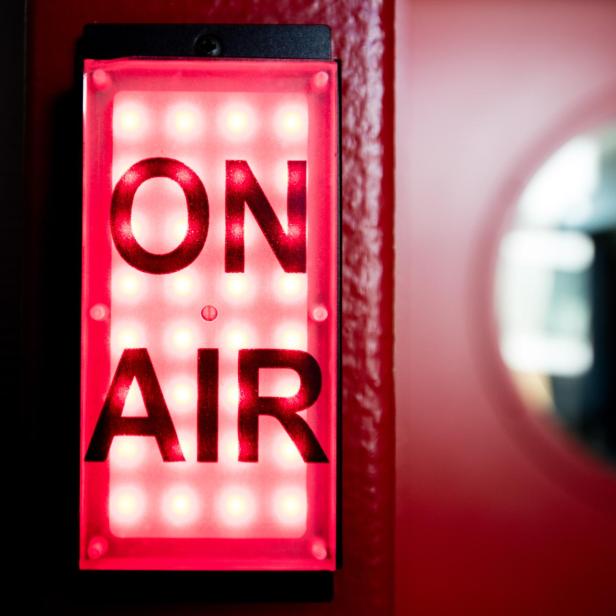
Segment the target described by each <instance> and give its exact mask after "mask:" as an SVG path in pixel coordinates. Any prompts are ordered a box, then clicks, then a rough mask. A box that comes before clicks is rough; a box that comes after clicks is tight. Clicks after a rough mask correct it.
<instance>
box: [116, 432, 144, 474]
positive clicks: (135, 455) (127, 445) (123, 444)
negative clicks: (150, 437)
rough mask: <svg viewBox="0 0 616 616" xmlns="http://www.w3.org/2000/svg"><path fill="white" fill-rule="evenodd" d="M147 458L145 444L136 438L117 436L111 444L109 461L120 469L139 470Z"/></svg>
mask: <svg viewBox="0 0 616 616" xmlns="http://www.w3.org/2000/svg"><path fill="white" fill-rule="evenodd" d="M144 458H145V443H144V442H143V439H142V438H139V437H134V436H116V437H115V438H114V439H113V442H112V443H111V448H110V450H109V460H110V461H111V466H112V467H114V468H118V469H133V468H137V467H138V466H139V465H140V464H141V463H142V462H143V460H144Z"/></svg>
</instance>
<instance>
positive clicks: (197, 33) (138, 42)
mask: <svg viewBox="0 0 616 616" xmlns="http://www.w3.org/2000/svg"><path fill="white" fill-rule="evenodd" d="M204 40H205V41H206V43H205V45H204V43H203V41H204ZM78 51H79V58H80V59H81V63H80V65H81V66H83V60H84V58H88V59H113V58H118V57H126V56H139V57H142V58H143V57H144V56H146V57H147V56H154V57H160V58H166V57H169V58H171V57H204V56H205V57H217V58H221V59H222V58H228V59H231V58H233V59H243V58H253V59H257V58H259V59H263V58H271V59H313V60H318V59H323V60H329V61H331V60H332V58H331V52H330V33H329V28H328V27H326V26H303V25H281V26H273V25H272V26H270V25H264V26H252V25H250V26H247V25H212V26H204V25H186V24H183V25H149V24H148V25H140V24H131V25H124V24H96V25H88V26H86V27H85V29H84V36H83V38H82V39H81V40H80V42H79V46H78ZM337 64H338V71H337V76H338V83H337V91H338V101H337V116H338V151H339V152H340V151H341V147H340V145H341V131H340V118H341V114H340V105H341V95H340V93H341V88H340V86H341V83H340V81H341V74H340V63H339V62H337ZM337 173H338V191H337V193H338V194H337V221H338V228H337V232H336V234H337V255H336V275H337V306H336V312H337V314H336V319H337V336H336V337H337V340H336V344H337V361H336V364H337V365H336V370H337V383H336V424H337V430H336V438H337V452H336V460H335V473H336V492H337V494H336V532H335V534H336V559H335V561H336V568H339V567H340V566H341V562H342V558H341V553H342V551H341V545H342V523H341V511H340V508H341V491H342V447H341V443H342V434H341V426H342V421H341V419H342V409H341V390H342V357H341V338H342V276H341V263H342V228H341V203H342V198H341V193H342V188H341V177H342V174H341V157H340V156H338V169H337ZM206 571H209V570H206ZM244 571H245V570H244Z"/></svg>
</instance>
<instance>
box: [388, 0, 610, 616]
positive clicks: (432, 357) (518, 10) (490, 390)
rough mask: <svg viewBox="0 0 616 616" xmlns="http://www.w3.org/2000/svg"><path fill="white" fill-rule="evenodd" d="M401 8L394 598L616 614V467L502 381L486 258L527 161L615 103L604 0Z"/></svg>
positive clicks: (480, 608)
mask: <svg viewBox="0 0 616 616" xmlns="http://www.w3.org/2000/svg"><path fill="white" fill-rule="evenodd" d="M396 10H397V14H396V39H397V42H396V53H397V59H396V71H397V76H396V84H397V94H396V107H397V114H396V118H397V127H396V138H397V165H396V182H397V205H396V259H397V264H396V311H397V313H396V387H397V420H396V422H397V425H396V437H397V468H396V473H397V482H396V488H397V492H396V497H397V521H396V550H397V555H396V567H397V570H396V580H397V582H396V606H397V613H398V614H401V615H402V614H613V613H614V606H615V605H616V585H615V584H614V580H615V575H616V498H615V495H614V491H615V489H616V478H614V476H613V471H608V470H607V467H604V465H602V464H599V463H598V462H594V461H590V460H586V459H584V460H581V457H580V455H581V454H579V452H572V451H571V450H572V449H574V447H573V446H571V445H563V444H562V443H561V444H558V443H556V442H553V441H556V440H559V439H558V438H550V437H548V436H546V435H544V434H539V433H538V432H537V430H538V428H537V427H531V426H528V425H527V424H526V423H525V420H524V418H523V417H522V415H523V413H524V411H523V409H521V408H520V405H519V402H518V401H517V400H515V399H514V398H515V393H514V392H513V389H512V388H510V387H509V388H508V387H505V386H503V385H502V374H501V375H499V374H498V370H497V369H496V368H495V362H496V359H495V358H496V353H495V352H494V348H493V345H494V338H492V337H491V334H490V318H491V315H490V312H491V311H490V309H489V307H486V302H487V301H489V296H490V293H489V286H490V272H489V267H487V266H486V263H491V262H492V261H493V259H494V254H495V250H496V246H497V239H498V230H499V224H500V223H501V222H502V219H503V216H504V214H505V212H506V211H507V208H508V207H510V206H512V204H513V202H514V199H515V197H516V196H517V195H518V194H519V190H520V188H521V186H522V185H523V183H524V182H525V181H527V180H528V179H529V177H530V175H531V174H532V173H533V171H534V170H535V169H536V168H537V166H538V165H539V164H541V162H543V160H544V159H545V158H546V157H547V156H548V155H549V154H550V153H551V152H552V151H553V150H554V149H555V148H556V147H557V146H558V145H560V144H561V143H563V142H565V141H567V140H568V139H570V138H572V137H573V136H574V135H575V134H576V133H577V132H578V131H580V130H583V129H584V128H587V127H588V126H589V125H592V123H593V122H594V121H595V120H597V121H598V120H600V119H601V118H603V119H607V118H608V117H610V115H611V118H615V117H616V96H615V92H616V89H615V88H616V64H615V63H614V58H616V37H615V36H614V31H615V28H616V4H615V3H614V2H609V1H606V2H600V1H596V0H593V1H590V2H588V1H582V0H579V1H576V2H553V1H549V0H541V1H536V2H516V1H499V2H493V1H489V0H485V1H474V2H468V1H462V2H460V1H454V0H451V1H442V2H430V1H428V0H425V1H424V0H414V1H411V2H405V1H403V0H400V1H399V2H398V3H397V9H396ZM490 348H491V349H492V350H489V349H490ZM486 349H488V350H487V351H486ZM548 441H549V443H548ZM557 450H558V451H557ZM608 475H609V477H608Z"/></svg>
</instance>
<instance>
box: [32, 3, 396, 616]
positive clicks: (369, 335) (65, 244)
mask: <svg viewBox="0 0 616 616" xmlns="http://www.w3.org/2000/svg"><path fill="white" fill-rule="evenodd" d="M96 21H99V22H162V23H169V22H188V23H224V22H226V23H319V24H328V25H330V26H331V28H332V35H333V45H334V56H335V57H337V58H340V59H341V61H342V97H343V105H342V130H343V141H342V147H343V151H342V159H343V187H344V192H343V204H342V207H343V221H342V227H343V229H342V231H343V272H344V273H343V296H344V300H343V323H344V325H343V345H342V353H343V370H344V378H343V426H342V433H343V451H344V459H343V473H342V474H343V502H342V528H343V567H342V569H341V570H340V571H339V572H336V573H335V575H334V599H333V601H332V602H328V603H315V604H310V603H304V604H300V605H294V606H290V605H289V604H288V603H286V604H256V605H250V607H248V606H247V605H244V604H242V603H240V602H241V601H242V599H243V597H242V590H241V588H240V587H239V586H238V590H237V594H236V598H237V603H236V602H231V603H221V604H218V605H214V604H211V602H209V601H208V596H207V592H206V591H205V590H204V592H203V596H202V597H197V599H196V600H193V602H192V605H186V603H185V598H183V597H181V596H178V597H177V602H171V603H170V604H168V605H158V606H152V605H148V606H147V608H146V607H145V606H144V602H145V601H146V600H147V597H141V596H139V594H138V593H137V592H133V593H129V594H130V601H129V603H128V604H125V605H120V606H112V607H111V606H110V607H106V608H103V607H101V606H100V605H98V604H99V603H100V599H101V596H102V594H105V595H107V594H108V593H109V592H112V591H113V588H112V586H113V582H107V584H108V585H109V586H108V588H107V589H106V590H104V591H102V594H100V593H99V594H91V595H87V593H86V595H87V596H85V597H82V598H79V599H77V598H76V597H77V590H78V589H77V587H76V586H75V584H77V582H75V581H74V578H73V577H72V576H73V575H74V571H73V568H74V567H75V566H76V558H77V554H76V551H75V552H72V551H71V549H72V548H71V547H70V546H71V545H72V544H71V543H70V542H69V544H66V543H64V540H63V538H64V537H69V538H72V537H73V535H74V534H76V532H77V529H76V526H75V523H76V519H75V518H74V515H75V512H76V503H75V506H73V505H71V503H72V502H73V501H72V500H71V499H70V498H69V499H66V498H64V496H63V494H64V493H63V491H62V489H61V488H60V487H59V486H60V485H62V486H64V487H65V489H66V490H67V491H68V492H69V493H71V494H72V492H71V490H73V489H74V488H75V486H76V481H73V479H71V478H72V475H67V471H66V469H65V468H64V467H63V466H62V464H63V460H65V461H66V464H67V465H69V464H72V462H71V460H68V459H67V455H66V453H65V452H64V449H65V448H64V447H61V446H60V443H61V442H64V441H66V443H67V445H68V446H70V444H71V443H72V440H71V438H77V436H76V435H77V432H76V423H75V422H76V418H77V414H76V413H75V412H74V410H75V409H76V408H78V407H77V406H76V404H78V396H77V395H76V393H78V385H77V388H76V389H75V388H74V387H72V383H73V382H78V381H75V379H74V378H73V377H74V376H75V375H77V377H78V374H77V373H75V374H73V373H74V372H75V370H74V368H77V366H78V364H77V363H76V362H75V357H77V358H78V354H79V349H78V344H77V345H75V346H73V343H74V342H75V340H76V338H75V336H73V335H72V334H71V335H70V336H68V335H67V333H66V330H65V329H64V326H65V325H66V326H67V327H68V328H69V329H71V332H72V330H74V329H75V325H74V323H75V322H76V321H73V323H72V325H71V322H68V323H67V322H66V321H67V318H68V316H67V315H73V316H76V315H77V314H78V310H77V309H76V307H77V305H78V303H77V302H78V296H77V293H76V287H75V286H74V285H73V287H72V288H71V289H69V290H70V293H69V295H70V297H71V298H73V299H74V301H75V306H74V307H73V304H72V301H73V300H72V299H71V301H68V300H66V302H65V305H61V302H59V301H49V300H50V298H51V297H57V296H58V286H57V285H55V284H54V283H53V280H54V277H55V279H56V280H58V276H59V275H60V278H62V277H64V278H66V276H65V274H66V271H65V268H66V267H67V264H68V268H69V269H71V276H73V275H74V274H76V272H73V271H72V270H74V269H75V267H76V266H75V264H76V263H78V261H79V259H80V257H79V247H78V246H79V241H78V238H77V237H76V236H77V235H78V233H79V232H78V230H77V229H78V225H77V224H75V223H76V222H78V217H79V213H78V212H79V203H78V201H79V197H78V193H76V191H75V190H74V188H75V186H77V183H76V182H77V178H72V179H71V178H70V177H69V178H65V179H64V180H62V178H61V176H62V174H64V175H66V170H65V169H64V168H63V167H66V165H64V161H63V160H62V156H58V155H57V152H58V149H57V147H58V143H60V144H61V143H62V140H63V131H65V128H66V126H67V125H68V123H69V121H70V120H71V118H70V117H65V118H64V120H61V121H58V119H57V116H55V115H54V114H55V112H56V110H57V107H58V101H59V100H60V99H61V98H62V97H63V96H64V95H65V93H66V92H67V91H68V90H69V89H70V88H71V86H72V84H73V63H74V46H75V42H76V40H77V38H78V37H79V36H80V33H81V30H82V27H83V25H84V24H86V23H88V22H96ZM28 37H29V40H28V80H27V81H28V113H27V129H28V136H27V165H28V167H27V168H28V174H29V175H28V178H29V182H28V220H29V225H30V226H29V233H30V243H29V255H31V262H30V265H29V270H28V277H29V282H28V284H27V287H28V288H27V289H26V296H27V298H26V312H27V316H26V319H27V321H28V324H29V331H28V333H27V341H28V342H27V346H28V348H27V352H28V355H29V356H30V357H32V358H33V359H32V365H31V366H30V369H29V379H30V381H31V382H37V383H38V386H37V388H36V390H37V391H38V392H41V393H37V391H33V392H28V393H27V396H28V399H29V400H30V399H33V400H34V402H33V403H32V404H33V406H34V410H33V416H34V420H33V421H34V423H35V424H36V425H37V426H38V437H37V438H38V440H36V439H35V445H34V446H35V448H36V451H37V452H38V457H37V459H36V460H35V461H34V462H33V465H36V468H35V470H34V471H33V472H35V473H36V478H37V483H38V485H39V486H40V491H39V492H37V497H36V500H37V503H36V505H37V507H39V508H40V503H41V502H43V503H44V506H45V516H44V521H45V523H44V524H43V525H41V519H40V518H39V517H38V516H37V515H35V514H34V513H33V518H35V519H34V521H33V528H35V531H34V533H33V535H34V536H33V537H32V542H33V546H37V545H41V544H42V543H41V542H46V543H47V544H48V545H47V548H46V551H45V553H46V554H48V555H53V557H51V556H50V558H52V562H51V563H47V565H46V567H45V568H44V570H42V571H38V570H37V572H35V580H36V584H37V593H35V596H36V597H38V599H39V600H40V602H41V603H42V604H43V605H44V612H43V613H62V614H68V613H72V611H71V610H74V612H75V613H78V614H89V613H94V612H96V613H99V614H102V613H105V614H106V613H114V614H118V613H131V614H137V613H148V614H154V613H157V614H174V615H179V614H202V613H208V614H217V613H225V614H229V613H230V614H245V613H247V612H250V613H251V614H258V613H267V614H289V613H290V612H294V613H298V614H300V613H301V614H313V613H319V614H337V615H338V614H353V615H359V614H387V613H391V612H392V609H393V608H392V606H393V508H394V500H393V486H394V480H393V477H394V475H393V466H394V432H393V381H392V361H393V350H392V315H393V305H392V303H393V301H392V287H393V239H392V235H393V224H392V218H393V164H392V163H393V49H394V48H393V44H394V43H393V2H392V1H390V0H386V1H380V0H343V1H339V2H338V1H337V2H329V1H326V0H314V1H309V0H256V1H251V0H224V1H223V0H221V1H211V2H210V1H206V0H87V1H86V0H32V1H31V2H30V3H29V16H28ZM76 113H78V110H77V112H76ZM63 122H64V124H63ZM54 135H55V137H54ZM73 154H74V153H73ZM33 180H35V181H33ZM63 181H64V182H65V183H66V184H67V185H66V186H64V185H62V182H63ZM68 184H71V185H72V188H71V189H70V190H69V188H70V187H69V186H68ZM77 190H78V189H77ZM75 195H77V196H76V199H74V196H75ZM67 212H73V215H72V217H71V218H70V220H66V219H65V217H66V216H67ZM50 220H51V221H52V222H53V224H54V225H55V227H54V230H55V232H57V233H58V234H60V237H55V238H53V242H52V243H51V246H48V247H45V246H46V244H45V236H46V234H47V235H49V230H48V229H49V228H48V227H47V226H46V225H47V222H48V221H50ZM44 221H47V222H44ZM60 222H61V223H62V224H59V223H60ZM64 223H66V224H64ZM73 234H74V235H73ZM45 268H47V273H46V274H45V273H43V274H41V271H44V270H45ZM60 272H62V274H59V273H60ZM41 277H42V280H41ZM58 284H61V282H58ZM65 284H66V285H67V286H69V285H68V283H65ZM77 286H78V284H77ZM67 297H68V296H67ZM40 306H47V307H48V308H46V310H44V311H40V310H39V309H38V307H40ZM69 321H70V320H69ZM71 349H72V350H71ZM58 353H61V354H62V353H64V355H63V359H66V361H59V359H60V357H59V355H58ZM61 365H63V366H64V367H65V369H64V370H63V371H62V368H61ZM68 366H73V369H69V368H68ZM77 371H78V368H77ZM46 391H53V392H54V397H53V403H51V402H50V399H49V398H48V397H47V396H46V395H45V393H44V392H46ZM50 404H51V405H52V406H51V408H50ZM54 413H57V417H58V418H59V419H57V420H56V419H54V418H53V414H54ZM71 418H72V419H71ZM45 422H47V423H45ZM46 428H49V430H56V431H57V430H58V429H62V430H63V439H64V441H56V440H54V439H52V438H51V437H49V430H47V429H46ZM71 435H72V436H71ZM46 446H47V447H48V448H50V447H51V446H53V450H52V451H48V449H45V447H46ZM52 456H53V459H54V463H53V464H51V463H42V460H48V459H49V460H51V459H52ZM67 477H69V479H70V480H69V479H67ZM68 484H70V485H68ZM73 484H75V485H73ZM35 510H38V509H35ZM73 527H74V528H73ZM50 528H53V529H54V530H53V532H51V533H50V531H49V529H50ZM71 540H72V539H71ZM36 549H38V548H36ZM157 584H163V585H164V584H165V581H162V582H157ZM150 586H152V584H150ZM82 594H84V593H82ZM34 598H35V597H32V598H30V599H28V598H24V601H25V602H26V603H25V604H24V605H27V603H28V602H29V601H31V600H34ZM142 599H143V600H142ZM97 606H98V607H97ZM26 611H27V610H26Z"/></svg>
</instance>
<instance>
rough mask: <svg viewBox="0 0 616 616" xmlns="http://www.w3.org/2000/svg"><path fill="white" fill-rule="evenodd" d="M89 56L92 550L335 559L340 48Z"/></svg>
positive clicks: (86, 279) (170, 561)
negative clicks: (330, 53)
mask: <svg viewBox="0 0 616 616" xmlns="http://www.w3.org/2000/svg"><path fill="white" fill-rule="evenodd" d="M86 77H87V79H86V88H87V97H86V109H85V123H84V141H85V145H84V227H83V228H84V233H83V236H84V246H83V251H84V252H83V254H84V261H83V326H82V330H83V358H82V392H83V394H82V473H81V490H82V499H81V500H82V506H81V561H80V566H81V567H82V568H87V569H247V570H251V569H298V570H299V569H304V570H317V569H333V568H335V562H336V457H337V456H336V416H337V414H336V399H337V398H336V395H337V394H336V392H337V368H336V365H337V364H336V355H337V337H336V332H337V325H338V324H337V322H336V319H335V318H328V315H335V314H337V312H336V306H337V303H338V301H339V298H338V296H337V280H336V277H337V194H338V186H337V163H336V158H337V134H336V122H337V118H336V113H337V111H336V109H337V106H336V96H337V95H336V91H335V84H336V83H337V78H336V66H335V64H334V63H330V62H316V61H315V62H312V61H309V62H308V61H301V62H300V61H250V62H240V61H227V60H223V61H220V60H217V61H210V60H164V61H163V60H159V61H154V60H112V61H86ZM170 83H173V84H174V87H176V88H177V90H173V89H170V88H169V84H170ZM247 83H250V88H249V90H246V89H245V88H246V84H247ZM323 314H324V315H325V316H322V315H323ZM319 315H320V316H319ZM259 353H261V355H260V354H259ZM240 391H241V395H240ZM257 439H258V440H257ZM257 448H258V450H259V451H258V453H259V455H258V461H257V456H256V455H254V454H256V450H257ZM86 453H87V454H88V455H87V456H86ZM86 457H87V461H86V460H84V458H86ZM240 458H242V459H243V460H247V459H249V460H250V461H241V460H240ZM315 462H317V463H315ZM241 539H249V540H250V541H242V540H241ZM315 546H316V547H315Z"/></svg>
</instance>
